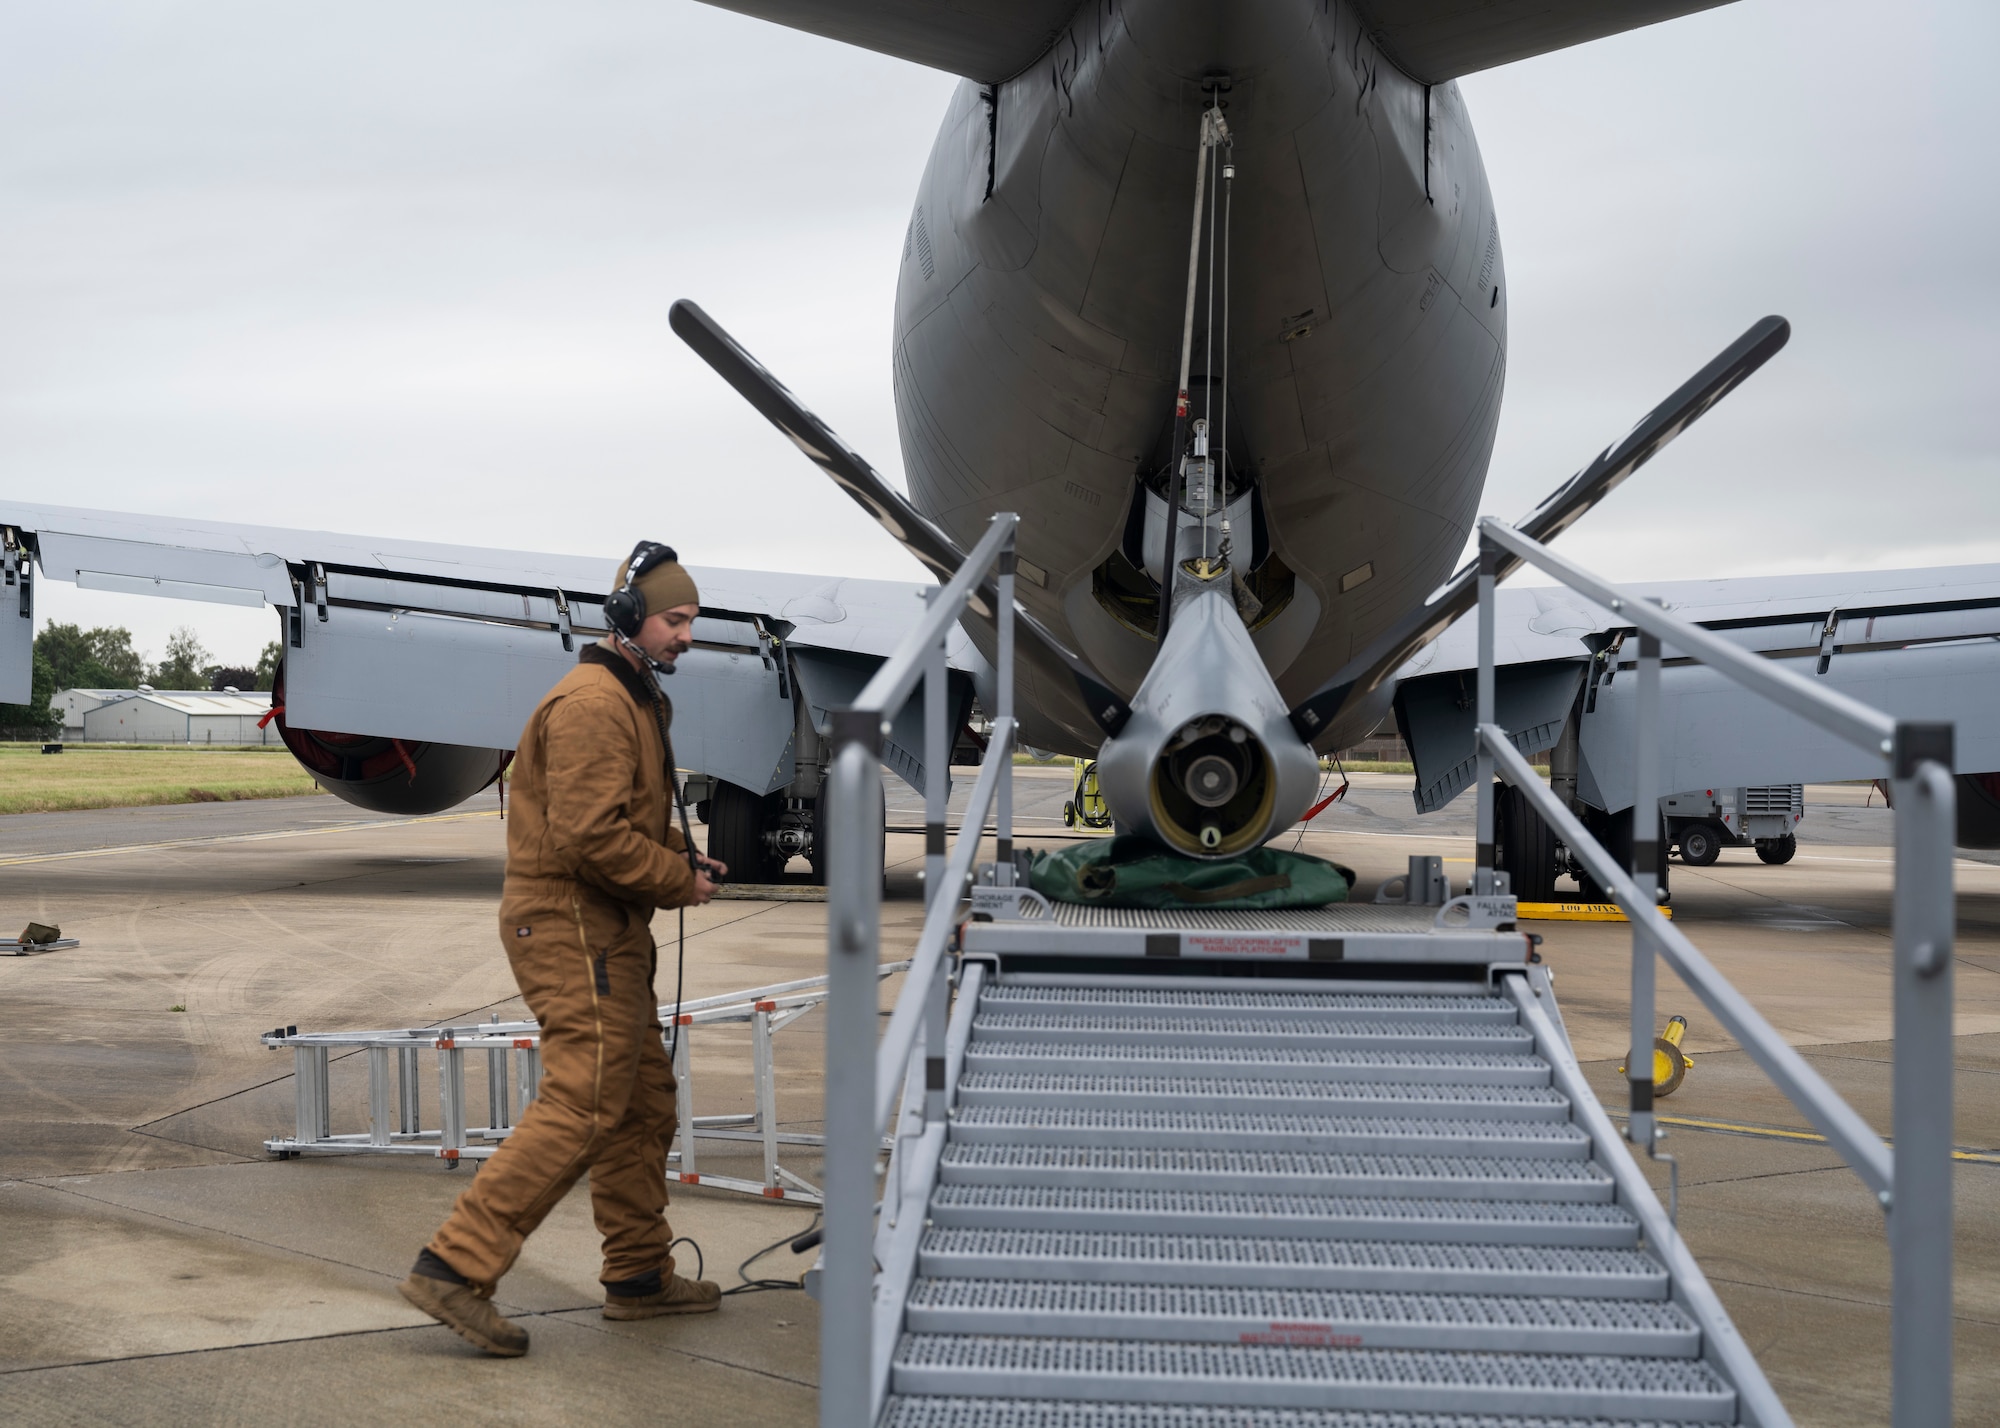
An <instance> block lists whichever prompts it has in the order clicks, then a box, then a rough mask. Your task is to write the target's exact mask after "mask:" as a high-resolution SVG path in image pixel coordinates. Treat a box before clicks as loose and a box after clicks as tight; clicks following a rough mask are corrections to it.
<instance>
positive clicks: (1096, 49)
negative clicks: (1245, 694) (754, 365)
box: [894, 0, 1506, 753]
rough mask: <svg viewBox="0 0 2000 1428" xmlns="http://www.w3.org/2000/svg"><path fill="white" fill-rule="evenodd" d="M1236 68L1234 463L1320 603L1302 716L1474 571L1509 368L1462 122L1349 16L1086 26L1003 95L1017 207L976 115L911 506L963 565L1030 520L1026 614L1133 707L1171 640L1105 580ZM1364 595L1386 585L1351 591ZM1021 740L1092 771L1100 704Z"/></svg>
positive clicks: (928, 185)
mask: <svg viewBox="0 0 2000 1428" xmlns="http://www.w3.org/2000/svg"><path fill="white" fill-rule="evenodd" d="M1215 70H1226V71H1227V72H1228V74H1229V76H1230V82H1231V88H1230V90H1229V93H1228V95H1227V99H1228V102H1229V109H1228V111H1227V113H1228V119H1229V123H1230V126H1231V128H1232V129H1233V131H1234V133H1235V147H1234V154H1233V158H1234V162H1235V163H1236V165H1237V169H1236V174H1237V176H1236V180H1235V190H1236V192H1235V194H1234V198H1233V207H1234V215H1233V229H1234V232H1233V240H1232V248H1233V253H1234V263H1233V265H1232V266H1233V269H1234V271H1233V273H1232V275H1231V279H1230V288H1231V293H1230V306H1231V313H1230V327H1229V332H1228V334H1227V338H1228V341H1229V344H1230V346H1229V357H1230V362H1231V367H1230V393H1231V402H1232V407H1231V410H1232V425H1233V426H1234V427H1235V428H1236V429H1235V430H1234V431H1233V432H1232V443H1231V444H1232V446H1237V445H1239V444H1240V448H1241V449H1242V450H1243V451H1244V452H1246V453H1247V454H1248V456H1249V458H1250V463H1251V469H1253V470H1254V471H1255V473H1256V475H1257V479H1258V480H1259V481H1260V482H1261V483H1262V485H1263V488H1264V490H1265V492H1266V495H1267V506H1266V510H1267V517H1268V523H1269V537H1270V542H1271V546H1272V548H1273V549H1274V550H1275V551H1276V553H1277V554H1278V555H1279V557H1280V558H1281V559H1283V560H1284V561H1285V563H1286V564H1287V565H1289V566H1290V567H1291V568H1292V569H1293V571H1294V572H1295V573H1296V574H1297V577H1298V585H1297V594H1296V596H1295V601H1294V603H1295V608H1294V609H1290V610H1287V611H1286V612H1285V614H1284V615H1282V616H1280V617H1279V619H1277V620H1276V621H1274V622H1273V623H1272V624H1271V625H1270V626H1267V627H1265V628H1264V629H1262V630H1260V631H1259V632H1258V634H1257V636H1256V639H1257V643H1258V647H1259V650H1260V652H1261V653H1262V654H1263V656H1264V658H1265V660H1266V663H1267V665H1268V666H1269V667H1270V668H1271V670H1272V673H1273V675H1274V677H1275V678H1276V679H1277V681H1278V685H1279V688H1280V690H1281V691H1282V692H1283V693H1284V695H1285V696H1286V697H1287V698H1288V699H1296V698H1298V697H1301V696H1302V695H1304V694H1305V693H1307V692H1308V691H1310V690H1311V689H1312V688H1313V687H1315V686H1316V685H1317V684H1318V683H1319V682H1320V681H1321V680H1323V679H1325V678H1326V677H1327V676H1328V675H1329V674H1331V673H1332V672H1333V671H1334V670H1335V669H1336V668H1338V667H1339V665H1340V664H1341V663H1342V662H1343V661H1344V660H1346V659H1347V658H1348V657H1349V656H1350V655H1351V654H1352V653H1353V651H1354V650H1355V649H1356V648H1358V647H1359V646H1360V645H1361V644H1363V643H1365V642H1366V641H1367V640H1368V639H1369V638H1370V637H1372V636H1373V635H1375V634H1376V633H1377V632H1379V631H1380V630H1381V629H1382V628H1383V627H1384V626H1386V625H1387V624H1388V623H1389V622H1391V621H1392V620H1394V619H1395V618H1396V617H1397V616H1399V615H1400V614H1402V613H1403V611H1404V610H1406V609H1407V608H1408V607H1409V606H1410V605H1412V604H1414V603H1416V602H1418V601H1420V600H1421V599H1422V598H1423V596H1424V595H1425V594H1426V593H1427V592H1428V591H1429V590H1431V589H1432V588H1433V587H1434V586H1435V585H1436V584H1437V583H1438V581H1439V580H1440V579H1441V578H1442V577H1443V576H1444V575H1445V574H1447V573H1448V571H1449V569H1450V567H1451V565H1452V563H1453V561H1454V559H1455V558H1456V556H1457V555H1458V553H1459V552H1460V550H1461V549H1462V548H1463V545H1464V541H1465V536H1466V532H1467V531H1468V529H1469V528H1470V524H1471V521H1472V518H1473V514H1474V512H1475V510H1476V509H1477V506H1478V501H1479V495H1480V491H1481V487H1482V484H1483V481H1484V477H1485V471H1486V464H1487V460H1488V458H1489V456H1490V454H1491V451H1492V444H1493V434H1494V427H1495V423H1496V421H1497V419H1498V412H1499V403H1500V394H1501V385H1502V376H1503V372H1504V367H1505V336H1506V301H1505V296H1504V292H1505V289H1504V278H1503V275H1502V266H1501V258H1500V249H1499V230H1498V224H1497V221H1496V219H1495V216H1494V212H1493V202H1492V196H1491V194H1490V192H1489V190H1488V187H1487V183H1486V176H1485V172H1484V169H1483V167H1482V165H1481V163H1480V159H1479V153H1478V148H1477V145H1476V144H1475V143H1474V140H1473V137H1472V131H1471V127H1470V124H1469V121H1468V119H1467V116H1466V112H1465V106H1464V104H1463V102H1462V100H1461V99H1460V97H1459V94H1458V91H1457V88H1456V86H1454V85H1451V84H1441V85H1436V86H1433V87H1428V88H1427V87H1426V86H1424V85H1422V84H1419V83H1417V82H1416V81H1414V80H1411V79H1409V78H1407V77H1406V76H1405V75H1403V74H1402V73H1401V72H1399V71H1398V70H1397V69H1396V68H1395V67H1394V66H1393V65H1391V64H1390V63H1388V62H1387V60H1386V59H1385V58H1384V57H1383V56H1382V55H1381V54H1380V53H1379V51H1378V50H1377V49H1376V48H1375V46H1374V44H1373V43H1372V41H1370V40H1369V39H1368V37H1367V35H1366V33H1365V32H1364V31H1363V29H1362V27H1361V25H1360V23H1359V21H1358V20H1357V19H1356V17H1355V15H1354V12H1353V11H1352V9H1351V8H1346V7H1336V8H1335V9H1333V10H1329V9H1328V7H1325V6H1322V5H1320V4H1318V3H1313V2H1312V0H1289V3H1284V4H1268V5H1260V6H1230V7H1218V6H1215V5H1212V4H1207V3H1199V0H1139V3H1128V4H1123V5H1119V6H1116V7H1086V8H1085V9H1084V10H1083V11H1082V12H1080V13H1079V15H1078V17H1077V18H1076V19H1075V20H1074V21H1073V22H1072V23H1071V25H1070V26H1069V27H1068V28H1066V29H1065V30H1064V32H1063V33H1062V35H1061V37H1060V38H1059V39H1058V40H1057V42H1056V44H1055V45H1054V46H1053V48H1051V49H1050V51H1049V52H1048V53H1047V54H1045V55H1044V56H1042V58H1041V59H1040V60H1038V61H1037V62H1036V63H1035V64H1033V65H1032V66H1030V67H1029V68H1028V69H1027V70H1026V71H1024V72H1023V73H1021V74H1020V75H1018V76H1016V77H1014V78H1013V79H1010V80H1008V81H1006V82H1005V83H1003V84H1001V85H999V86H997V105H996V110H995V114H994V122H993V130H992V139H993V145H992V164H991V171H992V186H991V194H990V196H988V193H987V178H988V138H989V133H988V115H987V109H988V106H987V102H986V100H985V99H984V98H983V97H982V90H981V87H980V86H978V85H975V84H972V83H970V82H968V83H966V84H964V85H962V86H961V87H960V89H959V90H958V92H957V94H956V95H955V97H954V99H953V102H952V105H951V108H950V110H949V112H948V113H947V115H946V117H945V120H944V123H943V125H942V127H941V129H940V131H939V135H938V139H937V143H936V146H935V148H934V149H933V151H932V155H931V160H930V164H929V166H928V168H927V170H926V172H925V175H924V179H923V183H922V185H921V186H920V189H919V192H918V197H917V203H916V206H915V209H914V211H913V213H912V216H911V220H910V229H909V237H908V241H907V242H906V244H905V253H904V258H903V266H902V272H901V279H900V283H899V287H898V293H897V311H896V342H895V362H894V373H895V391H896V400H897V409H898V415H899V419H900V424H901V430H902V438H903V458H904V465H905V469H906V471H907V473H908V479H909V486H910V493H911V497H912V499H913V501H914V502H915V503H916V504H917V505H918V506H919V508H920V509H922V510H924V511H925V512H926V513H927V514H929V515H931V516H932V517H933V518H934V519H936V520H937V521H938V522H939V523H940V524H941V525H943V526H944V527H945V528H946V529H947V530H949V531H950V532H951V533H952V534H953V535H954V536H956V537H957V538H958V539H959V540H960V541H962V542H964V543H966V544H970V543H971V541H972V540H973V539H975V538H976V535H977V532H978V529H979V528H980V526H982V525H983V523H984V521H985V519H986V517H987V516H988V515H990V514H991V513H992V512H993V511H994V510H996V509H1002V508H1005V509H1013V510H1018V511H1019V512H1020V513H1021V515H1022V527H1021V537H1020V550H1021V555H1022V558H1023V559H1024V560H1025V561H1027V562H1029V563H1030V564H1031V565H1032V566H1033V567H1034V568H1035V569H1036V570H1037V571H1040V572H1042V573H1043V574H1042V577H1041V578H1040V579H1036V578H1034V576H1032V575H1031V576H1030V578H1028V579H1024V580H1023V581H1022V582H1021V586H1020V589H1021V598H1022V601H1023V603H1024V604H1025V605H1026V606H1027V607H1028V608H1029V609H1030V610H1032V611H1033V612H1034V613H1035V614H1036V615H1037V616H1038V617H1040V618H1041V619H1042V620H1043V621H1044V622H1045V623H1047V624H1048V625H1049V627H1050V628H1051V629H1053V630H1054V631H1056V632H1057V633H1058V634H1059V635H1062V636H1064V637H1066V638H1068V639H1070V640H1071V641H1073V642H1074V643H1075V645H1076V647H1077V648H1079V649H1080V650H1081V651H1082V652H1083V653H1084V655H1085V656H1086V657H1087V658H1089V659H1090V660H1091V661H1092V662H1093V663H1094V664H1095V665H1097V667H1098V668H1099V669H1100V670H1102V671H1103V672H1104V673H1105V674H1106V675H1107V676H1108V677H1109V678H1110V679H1111V681H1112V682H1113V683H1114V684H1115V685H1117V686H1119V687H1120V689H1121V692H1126V693H1129V692H1130V691H1131V690H1132V689H1134V688H1136V686H1137V684H1138V682H1139V680H1140V679H1142V678H1143V677H1144V674H1145V671H1146V669H1147V668H1148V666H1149V665H1150V664H1151V660H1152V654H1153V643H1152V641H1151V640H1150V638H1148V637H1147V636H1145V635H1143V634H1140V633H1138V632H1136V631H1134V630H1132V629H1131V628H1129V627H1127V626H1126V625H1123V624H1121V623H1119V622H1118V621H1117V620H1115V619H1114V618H1113V617H1112V616H1111V615H1110V614H1108V613H1107V612H1106V611H1105V610H1104V608H1103V607H1102V605H1101V604H1100V603H1099V602H1098V601H1097V600H1096V599H1095V597H1094V596H1093V595H1092V594H1091V591H1090V583H1091V572H1092V570H1093V568H1094V567H1096V566H1097V565H1098V564H1099V563H1100V562H1101V561H1103V560H1104V559H1105V558H1106V557H1107V556H1108V555H1109V554H1110V553H1111V552H1112V550H1113V549H1114V548H1116V547H1117V546H1118V544H1119V541H1120V538H1121V536H1122V533H1123V530H1124V525H1125V519H1126V512H1127V506H1128V503H1129V502H1130V501H1131V500H1132V499H1133V497H1134V492H1135V490H1136V479H1135V478H1136V475H1137V472H1138V469H1139V467H1140V464H1141V462H1142V460H1143V458H1144V457H1145V456H1146V454H1147V453H1148V452H1149V451H1151V449H1152V448H1153V447H1154V446H1155V444H1156V442H1157V441H1158V439H1159V436H1160V434H1161V429H1162V426H1163V424H1164V423H1165V422H1166V421H1167V420H1168V418H1169V417H1170V415H1171V411H1172V401H1173V393H1174V387H1175V371H1174V369H1175V365H1176V362H1177V359H1178V345H1179V336H1180V322H1181V305H1182V302H1183V300H1184V296H1185V274H1186V264H1187V232H1188V224H1189V219H1190V211H1191V202H1192V189H1193V176H1194V164H1195V144H1196V139H1197V121H1198V118H1199V115H1200V110H1201V107H1202V104H1203V102H1204V101H1203V96H1202V78H1203V76H1204V75H1205V74H1207V73H1209V72H1211V71H1215ZM1203 316H1204V317H1205V313H1204V314H1203ZM1199 320H1201V319H1198V321H1199ZM1218 320H1219V310H1218ZM1217 337H1218V347H1219V346H1220V342H1221V339H1222V337H1223V334H1221V333H1218V334H1217ZM1205 348H1206V344H1205V342H1204V341H1203V340H1201V338H1200V337H1198V338H1197V341H1196V344H1195V352H1196V371H1197V373H1199V372H1200V371H1201V370H1202V357H1203V353H1204V351H1205ZM1219 365H1220V363H1219V361H1218V366H1219ZM1200 402H1201V397H1200V395H1199V393H1198V392H1197V395H1196V403H1197V406H1196V412H1197V414H1199V412H1200ZM1363 567H1372V578H1369V579H1366V580H1365V581H1362V582H1360V583H1357V584H1355V585H1354V587H1353V588H1352V589H1350V590H1349V591H1348V592H1347V593H1345V594H1343V593H1342V592H1341V589H1340V585H1341V578H1342V576H1343V575H1346V574H1348V573H1349V572H1354V571H1358V570H1360V569H1362V568H1363ZM987 653H988V654H989V655H990V653H991V652H990V651H987ZM1377 713H1378V714H1379V711H1377ZM1023 722H1024V737H1026V738H1027V739H1028V740H1029V741H1030V742H1033V743H1037V744H1040V745H1043V746H1046V747H1050V748H1056V749H1063V750H1067V751H1071V752H1077V753H1086V752H1089V751H1090V750H1092V749H1094V748H1095V747H1096V742H1097V737H1096V733H1095V731H1094V729H1093V728H1092V727H1091V725H1090V722H1089V720H1088V719H1087V717H1086V716H1085V715H1084V713H1083V711H1082V709H1081V707H1080V706H1079V705H1078V704H1077V703H1076V701H1075V700H1074V699H1073V698H1060V699H1051V698H1044V699H1041V700H1038V701H1037V703H1035V704H1033V705H1030V706H1029V707H1028V708H1027V709H1026V710H1025V711H1024V715H1023ZM1365 732H1366V730H1360V729H1348V728H1339V729H1336V730H1333V731H1331V732H1330V736H1329V738H1330V740H1331V741H1333V742H1338V741H1340V740H1342V739H1351V738H1353V737H1358V736H1359V735H1360V734H1362V733H1365Z"/></svg>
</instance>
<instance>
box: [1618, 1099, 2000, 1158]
mask: <svg viewBox="0 0 2000 1428" xmlns="http://www.w3.org/2000/svg"><path fill="white" fill-rule="evenodd" d="M1612 1115H1613V1116H1614V1117H1615V1118H1616V1119H1618V1120H1621V1121H1622V1120H1626V1119H1629V1117H1627V1115H1626V1114H1625V1113H1624V1112H1622V1111H1614V1112H1612ZM1654 1119H1655V1120H1657V1121H1659V1123H1660V1124H1661V1125H1663V1126H1680V1127H1682V1128H1684V1129H1686V1130H1705V1131H1720V1132H1722V1133H1723V1134H1724V1135H1743V1136H1749V1137H1751V1138H1752V1139H1754V1140H1793V1141H1805V1142H1808V1143H1809V1144H1812V1145H1825V1144H1826V1143H1827V1139H1826V1137H1825V1136H1823V1135H1821V1134H1820V1133H1819V1132H1818V1131H1807V1130H1792V1129H1790V1128H1788V1127H1785V1126H1759V1125H1746V1124H1744V1123H1743V1122H1741V1121H1712V1120H1706V1119H1703V1118H1702V1117H1699V1116H1656V1117H1654ZM1882 1144H1884V1145H1891V1144H1893V1142H1892V1141H1891V1140H1890V1139H1889V1138H1888V1137H1887V1136H1884V1137H1882ZM1951 1158H1952V1159H1953V1160H1962V1161H1965V1162H1966V1163H1968V1164H1971V1165H2000V1150H1980V1149H1975V1148H1973V1147H1971V1146H1963V1145H1961V1146H1955V1147H1953V1149H1952V1152H1951Z"/></svg>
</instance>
